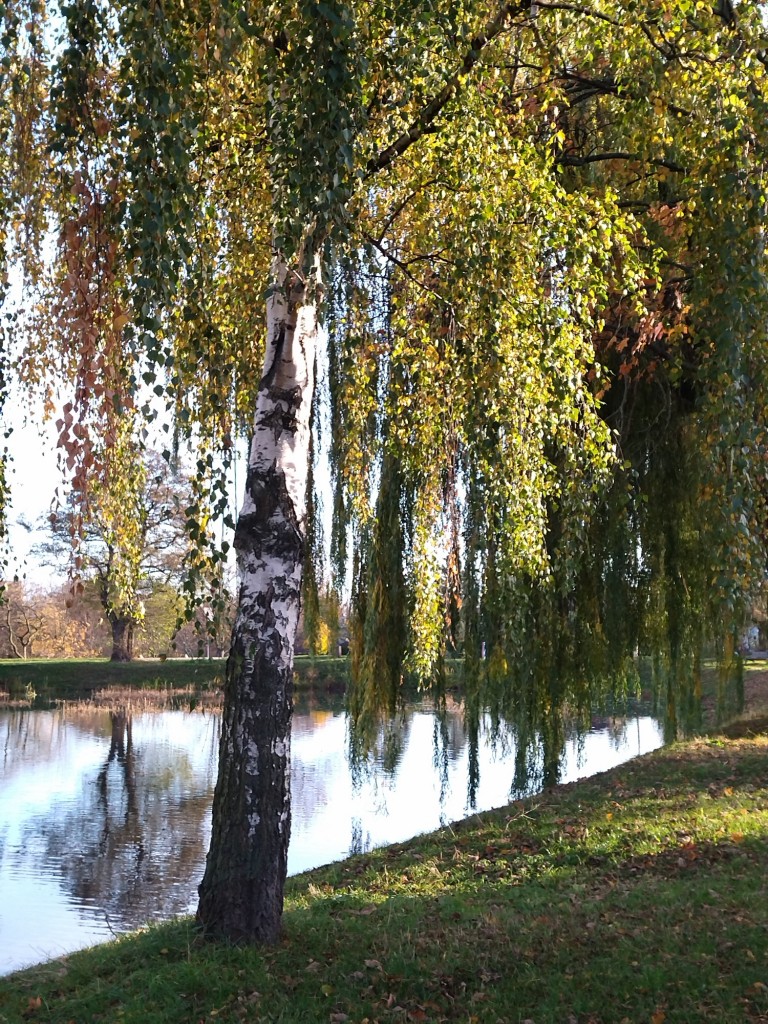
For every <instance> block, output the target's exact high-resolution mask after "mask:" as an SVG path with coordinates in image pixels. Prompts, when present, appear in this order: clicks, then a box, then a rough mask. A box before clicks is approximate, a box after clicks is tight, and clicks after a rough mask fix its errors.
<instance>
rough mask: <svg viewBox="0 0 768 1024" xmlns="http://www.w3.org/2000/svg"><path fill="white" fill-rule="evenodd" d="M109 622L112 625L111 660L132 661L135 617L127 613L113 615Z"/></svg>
mask: <svg viewBox="0 0 768 1024" xmlns="http://www.w3.org/2000/svg"><path fill="white" fill-rule="evenodd" d="M109 623H110V625H111V627H112V655H111V657H110V659H109V660H110V661H132V660H133V629H134V621H133V619H132V618H130V617H129V616H125V615H112V616H111V617H110V620H109Z"/></svg>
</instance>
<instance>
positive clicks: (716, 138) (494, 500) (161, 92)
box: [0, 0, 768, 760]
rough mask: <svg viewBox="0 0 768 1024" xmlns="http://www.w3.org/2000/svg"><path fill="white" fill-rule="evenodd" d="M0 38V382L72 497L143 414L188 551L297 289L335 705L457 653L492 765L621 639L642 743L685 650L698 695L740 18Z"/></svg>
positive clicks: (734, 443) (637, 7)
mask: <svg viewBox="0 0 768 1024" xmlns="http://www.w3.org/2000/svg"><path fill="white" fill-rule="evenodd" d="M2 17H3V26H4V27H3V33H4V34H3V36H2V39H1V40H0V42H1V44H2V49H3V56H2V58H1V59H0V69H1V73H2V78H1V79H0V81H1V87H2V90H3V104H2V110H3V114H2V122H1V123H0V132H2V142H3V145H2V147H0V152H2V154H3V155H2V156H0V179H1V180H2V190H1V192H2V197H3V199H2V202H3V204H4V205H3V211H2V216H3V224H4V228H3V230H4V231H5V233H6V236H7V241H6V247H5V249H6V259H7V263H8V268H9V269H10V268H11V267H13V266H16V267H18V268H20V272H23V274H24V280H25V285H26V287H27V289H28V294H29V295H34V296H36V305H35V312H34V313H28V314H27V315H26V317H20V316H19V314H18V309H14V308H13V307H10V308H11V312H10V314H9V317H8V318H7V320H6V323H5V325H4V327H5V332H6V337H8V333H9V331H10V332H18V334H19V337H23V338H24V339H25V340H24V341H23V343H22V342H21V341H19V342H18V344H17V347H16V348H15V349H14V350H13V353H12V354H13V359H14V363H13V365H14V367H15V369H16V371H17V372H18V373H19V374H21V375H22V377H23V378H24V379H25V380H27V381H28V382H29V383H30V385H37V384H43V385H46V384H48V383H50V382H51V381H52V380H54V379H58V380H60V381H64V382H66V387H68V388H69V389H70V397H69V400H68V401H67V402H66V403H65V404H64V406H63V412H62V414H61V417H60V421H59V422H60V426H59V430H60V444H61V446H62V449H63V451H64V452H65V457H66V460H67V463H68V464H69V466H70V469H71V471H72V474H73V486H74V488H75V492H76V493H79V494H85V493H86V492H87V490H88V488H89V487H90V486H91V483H90V481H91V480H95V479H99V478H102V477H103V476H104V475H105V474H106V473H107V472H108V465H109V452H110V451H111V450H112V446H113V445H114V444H116V443H117V439H118V436H119V434H120V431H121V430H124V429H125V426H124V425H125V423H126V422H129V423H130V424H131V430H132V431H133V433H134V435H135V436H136V437H139V438H140V437H141V430H142V420H143V419H145V418H146V417H147V416H152V415H157V412H156V411H157V409H158V408H160V409H165V410H166V411H165V412H163V413H161V417H163V418H165V417H167V420H166V422H164V429H167V432H168V435H169V448H170V447H171V446H172V442H173V437H174V434H175V433H178V432H180V433H187V434H189V435H193V436H194V437H195V439H196V443H197V445H198V450H199V452H200V458H199V461H198V463H197V471H198V472H197V498H196V501H195V502H193V504H192V506H190V511H189V517H188V518H189V528H190V531H191V533H192V535H193V538H195V539H197V540H200V542H201V544H202V541H203V539H204V537H205V536H206V531H205V522H206V517H209V516H210V515H211V514H215V511H216V509H217V508H218V509H222V508H223V507H224V506H223V504H222V501H223V498H224V489H225V484H224V477H223V475H222V472H223V471H222V465H223V466H224V467H225V466H226V461H227V458H228V453H231V452H232V445H233V438H234V437H235V436H236V435H237V433H238V432H239V431H243V430H246V429H247V426H246V424H247V422H248V417H249V416H250V414H251V411H252V409H253V407H254V404H255V403H256V401H257V398H256V393H257V391H258V390H259V388H261V389H262V391H263V390H264V389H265V388H266V389H267V390H269V389H270V388H271V389H272V398H274V399H275V401H276V402H277V403H278V407H279V408H278V413H275V414H274V415H273V413H269V412H268V411H264V410H262V411H263V417H262V420H261V421H259V415H260V414H258V413H257V421H258V422H261V423H262V427H263V429H264V430H265V431H267V427H266V426H264V425H265V424H267V422H269V423H271V424H272V425H273V426H274V436H275V441H276V443H277V442H278V440H279V438H280V437H281V436H283V435H282V433H281V432H284V431H285V430H286V429H288V427H287V426H286V424H288V425H290V424H293V423H294V420H293V419H291V417H292V416H293V415H294V412H293V409H294V406H293V405H292V402H293V398H291V397H290V396H291V395H293V394H294V392H295V393H296V394H297V395H299V397H300V392H301V388H302V387H303V385H301V384H299V383H297V380H298V378H295V377H292V378H291V384H290V387H288V389H287V390H285V389H284V390H283V391H282V392H281V393H280V394H279V395H277V397H275V396H276V392H275V390H274V387H273V379H272V377H270V373H271V372H272V370H273V369H274V367H275V366H276V365H277V361H278V357H280V358H282V357H281V351H282V350H281V348H280V346H281V345H282V344H283V341H282V339H283V337H284V335H283V334H280V335H279V337H278V335H275V337H274V339H273V340H272V341H269V342H268V344H267V350H266V351H267V360H266V362H265V364H264V366H265V369H264V373H263V374H262V375H261V376H259V373H258V372H255V369H254V368H255V367H260V366H261V365H262V359H263V354H264V351H265V348H264V339H265V337H267V335H268V328H267V320H266V319H265V318H268V316H269V315H270V314H269V309H270V308H276V307H275V306H274V303H278V305H279V304H280V303H283V306H284V307H285V308H286V309H287V308H289V307H291V305H292V304H293V303H295V304H296V305H297V306H298V307H300V308H302V309H308V308H309V307H310V306H311V307H313V308H314V307H315V306H316V307H317V308H318V309H319V312H320V315H321V317H322V319H323V321H324V324H325V327H326V331H327V367H326V369H325V370H323V366H322V362H321V365H320V371H321V372H320V379H319V384H318V386H317V387H315V388H312V386H311V378H312V372H311V367H310V369H309V371H308V373H307V375H306V376H307V380H308V381H309V383H308V384H307V387H308V389H309V391H310V392H311V401H312V406H313V412H312V424H313V426H312V431H313V437H314V439H315V440H314V451H315V452H316V451H317V450H318V445H319V444H327V445H328V447H329V450H330V460H331V469H332V476H333V487H334V498H333V508H332V510H331V513H332V515H331V518H332V523H333V525H332V538H331V550H332V558H333V565H334V572H335V578H336V582H337V584H339V585H341V582H342V581H343V580H344V578H345V574H346V573H347V572H348V567H349V566H352V574H353V586H352V590H353V605H354V608H353V622H354V628H353V630H352V633H353V636H352V640H353V663H354V667H355V680H356V681H355V685H354V687H353V692H352V694H351V697H350V701H351V707H352V709H353V711H354V712H355V714H356V715H357V716H358V718H359V719H360V720H361V721H363V722H365V721H369V722H375V719H376V714H377V712H378V711H379V710H380V709H381V708H384V707H389V706H392V704H393V703H394V702H395V701H396V699H397V694H398V692H399V687H400V682H401V679H402V677H403V675H404V674H407V673H412V674H413V675H415V676H416V677H417V678H419V679H420V680H421V681H422V682H423V683H424V684H425V685H428V684H434V685H435V686H436V687H437V691H438V692H439V688H440V684H441V679H442V677H443V665H444V657H445V653H446V651H447V650H448V651H452V652H459V653H461V654H462V655H463V657H464V659H465V663H466V666H467V672H466V681H467V685H468V686H469V687H470V689H471V690H472V689H473V688H474V689H476V691H477V700H478V701H479V700H480V699H482V700H483V701H488V700H491V701H492V702H493V704H494V707H495V710H496V712H497V713H498V714H499V715H500V716H501V715H504V714H510V713H512V712H514V713H515V715H516V720H517V721H522V722H525V723H527V724H526V725H525V727H524V728H523V727H521V729H520V735H519V737H518V738H519V740H520V750H521V752H522V753H521V757H522V758H523V760H525V757H526V753H525V751H526V750H527V749H528V744H529V743H535V742H537V740H536V737H544V738H545V739H546V741H547V743H548V749H550V750H552V751H554V752H555V753H554V755H553V756H554V757H555V759H556V756H557V750H558V739H557V736H558V728H559V726H558V724H557V711H558V709H559V708H560V707H561V706H562V705H563V703H564V702H565V701H568V702H570V703H572V704H575V705H576V706H581V707H586V706H587V705H588V703H589V702H590V701H591V700H592V699H593V698H594V697H595V696H596V695H597V694H599V693H601V692H605V691H606V689H607V688H611V689H615V688H616V686H617V685H620V683H621V680H624V679H627V678H628V677H629V676H630V675H631V673H632V671H633V668H632V665H633V658H634V656H635V655H636V653H637V652H638V651H642V652H647V653H649V654H652V655H653V659H654V663H655V667H656V671H657V675H658V679H659V680H660V682H662V683H663V684H664V687H665V688H666V689H665V694H666V703H667V712H668V718H669V721H670V723H671V725H672V727H673V728H675V727H676V726H677V723H678V721H679V719H680V716H681V715H683V714H684V713H686V714H687V713H688V712H690V711H692V710H694V709H695V703H696V698H697V688H698V686H699V680H700V659H701V652H702V646H703V643H704V641H705V640H709V641H711V642H712V643H714V644H715V645H716V647H717V650H718V652H719V655H720V660H721V664H722V666H723V672H724V677H723V678H724V679H725V678H726V677H727V676H728V675H729V674H733V671H734V670H735V667H736V660H735V659H734V656H733V652H734V637H735V635H736V633H737V630H738V628H739V627H740V625H741V622H742V620H743V615H744V610H745V608H746V607H747V606H748V603H749V601H750V598H751V595H752V594H753V592H754V590H755V588H756V587H757V586H759V584H760V583H761V581H762V579H763V575H764V560H765V556H764V548H765V544H764V538H765V507H764V505H765V503H764V495H765V490H766V488H765V469H764V466H765V419H766V417H765V403H764V395H765V394H766V389H765V384H766V381H765V369H766V355H767V354H768V347H767V345H766V337H765V323H766V287H765V257H764V241H763V231H764V228H763V219H764V214H765V205H766V193H765V186H764V152H765V149H764V147H765V125H766V123H768V122H767V120H766V98H767V96H768V92H767V89H766V31H765V26H764V18H763V5H762V4H759V3H755V2H750V0H742V2H741V3H738V4H733V3H731V2H729V0H718V2H715V3H712V2H707V0H675V2H672V0H632V2H623V3H618V2H615V0H588V2H583V3H570V2H560V0H543V2H536V3H531V2H520V3H515V2H512V3H492V2H488V0H450V2H448V0H439V2H437V3H434V2H430V3H424V2H422V0H402V2H401V0H369V2H367V3H365V4H360V3H357V2H356V0H287V2H274V3H267V2H265V3H263V4H258V5H257V4H250V3H244V2H242V3H241V2H235V0H220V2H209V0H168V2H165V3H162V2H160V0H138V2H131V3H126V4H123V3H120V2H118V0H115V2H111V0H72V2H69V3H62V5H61V8H60V9H58V10H57V13H53V12H52V9H51V7H50V6H48V5H44V4H42V3H41V2H40V0H18V2H8V3H6V4H5V5H4V6H3V8H2ZM275 261H276V262H275ZM275 268H277V269H275ZM280 268H282V269H280ZM265 297H266V299H267V309H266V310H265V309H264V301H263V300H264V298H265ZM270 303H273V306H270ZM283 306H281V307H280V308H281V309H282V308H283ZM278 312H279V310H278ZM279 315H280V316H283V314H282V313H280V314H279ZM284 322H286V321H285V320H284V319H283V320H281V321H280V323H284ZM291 330H293V329H292V328H291ZM270 337H271V335H270ZM297 337H302V338H303V335H301V332H300V331H299V334H298V335H297ZM273 343H274V346H275V347H274V350H272V349H270V348H269V345H270V344H273ZM300 344H303V341H300ZM270 352H273V354H274V360H272V356H271V355H270ZM153 392H154V395H153ZM281 403H282V404H281ZM299 404H300V403H299V399H297V404H296V408H298V405H299ZM264 409H266V407H264ZM297 415H298V413H297ZM270 416H272V419H269V417H270ZM275 416H277V418H275ZM264 417H266V419H265V418H264ZM296 422H298V421H296ZM269 429H271V427H270V428H269ZM290 431H291V432H293V431H294V427H293V426H290ZM267 432H268V431H267ZM257 435H258V430H257ZM265 436H266V435H265ZM96 438H98V439H103V440H104V442H105V444H104V445H101V443H99V444H97V443H96V442H95V439H96ZM265 443H266V442H265ZM253 451H254V449H252V452H253ZM313 458H314V455H312V454H311V453H310V466H309V476H310V480H309V484H310V487H309V497H308V499H307V513H306V517H305V513H304V510H303V509H301V510H300V511H299V512H297V514H296V517H295V519H296V522H297V523H298V525H299V527H300V532H301V535H302V538H304V539H302V542H301V557H302V558H303V561H304V572H303V580H304V587H305V602H304V603H305V608H308V609H311V608H312V606H313V602H312V599H311V592H312V589H313V587H314V586H316V585H317V583H318V581H322V578H323V570H322V568H321V567H320V566H319V564H318V560H319V559H320V558H321V554H322V547H323V545H322V530H321V529H320V528H319V527H320V526H321V525H322V522H323V519H322V513H321V510H320V508H319V505H318V500H317V497H316V495H313V490H312V479H311V477H312V461H313ZM221 459H223V462H222V461H220V460H221ZM254 467H255V468H254ZM252 469H253V473H255V474H256V476H258V474H259V473H262V470H261V469H259V468H258V466H256V463H254V462H253V456H252ZM254 479H255V477H254V476H253V474H252V477H251V479H250V482H249V484H248V487H249V488H250V489H249V494H250V498H249V499H248V500H247V505H246V507H245V512H244V514H245V513H247V516H251V517H252V516H253V515H255V514H256V512H257V511H259V510H260V509H261V505H260V504H259V499H258V496H257V495H256V492H255V491H253V487H252V484H253V480H254ZM259 479H261V478H259ZM259 487H260V488H261V487H262V485H261V484H259ZM262 490H263V488H262ZM289 491H290V487H289ZM258 493H259V494H261V493H262V491H261V490H260V491H259V492H258ZM290 493H291V494H293V492H292V491H290ZM302 493H303V492H302ZM292 500H294V499H293V498H292ZM301 500H302V501H303V499H301ZM300 503H301V502H300ZM295 504H296V503H295V501H294V505H295ZM265 507H266V506H265ZM296 507H298V506H296ZM270 508H272V506H270ZM254 510H255V511H254ZM259 514H261V513H259ZM264 514H265V515H267V513H266V512H265V513H264ZM271 515H272V513H271V512H270V513H269V514H268V515H267V519H269V516H271ZM270 521H272V522H276V520H274V517H273V519H272V520H270ZM249 522H250V519H249ZM286 522H287V523H289V526H286V527H285V529H286V530H288V532H290V528H291V527H290V522H291V520H290V515H289V516H288V519H287V520H286ZM262 529H263V526H260V527H259V530H262ZM258 536H259V537H261V536H262V533H259V535H258ZM285 536H287V534H285ZM242 537H244V534H241V541H240V543H239V545H238V546H239V549H240V551H241V553H242V552H244V551H245V550H246V548H248V552H250V554H248V555H247V558H250V559H251V563H248V564H252V563H253V558H255V557H256V556H255V555H254V551H255V550H256V548H254V546H253V543H252V542H251V541H249V542H248V544H247V545H246V544H245V542H244V541H243V540H242ZM236 543H237V541H236ZM259 543H260V541H259ZM257 547H258V545H257ZM259 550H260V549H259ZM213 557H216V555H215V554H214V556H213ZM243 557H244V558H245V557H246V556H245V555H243ZM246 560H247V559H246ZM242 564H245V562H244V563H242ZM253 564H255V563H253ZM246 570H247V566H246ZM247 571H250V570H247ZM247 571H246V575H247ZM281 578H282V577H281ZM285 578H286V579H287V578H288V576H285ZM267 589H268V588H267ZM243 593H244V592H243V591H241V608H242V607H245V606H244V605H243V603H242V594H243ZM270 600H271V598H270ZM249 607H250V606H249ZM249 614H250V613H249ZM246 617H247V616H246ZM278 618H279V616H278ZM289 618H290V617H289ZM244 621H245V620H244V618H243V616H242V615H241V625H242V623H243V622H244ZM270 621H272V620H270ZM286 622H288V619H286ZM237 628H238V627H236V629H237ZM246 647H247V645H246ZM248 649H250V648H248ZM243 651H244V653H243V658H244V659H245V662H248V651H247V650H246V648H243ZM233 671H234V670H233ZM233 679H234V677H233ZM232 685H233V692H234V682H233V684H232ZM481 694H482V697H481ZM236 717H237V716H236ZM233 721H234V719H233ZM274 743H277V740H274V741H273V745H274ZM278 745H279V743H278Z"/></svg>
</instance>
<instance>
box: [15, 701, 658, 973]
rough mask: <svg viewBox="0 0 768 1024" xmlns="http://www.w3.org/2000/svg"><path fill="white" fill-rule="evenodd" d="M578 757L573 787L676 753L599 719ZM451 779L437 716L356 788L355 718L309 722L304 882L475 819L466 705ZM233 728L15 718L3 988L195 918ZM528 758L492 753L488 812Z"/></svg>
mask: <svg viewBox="0 0 768 1024" xmlns="http://www.w3.org/2000/svg"><path fill="white" fill-rule="evenodd" d="M594 725H595V728H593V730H592V731H591V732H590V733H589V734H588V735H587V736H586V737H585V738H584V739H583V740H582V741H581V743H579V741H578V740H576V739H575V738H574V739H573V741H571V742H569V743H568V746H567V750H566V756H565V760H564V764H563V771H562V776H561V778H562V781H571V780H573V779H576V778H579V777H581V776H583V775H589V774H593V773H594V772H598V771H603V770H605V769H606V768H609V767H611V766H612V765H615V764H618V763H620V762H622V761H624V760H627V759H628V758H630V757H633V756H635V755H636V754H640V753H645V752H646V751H648V750H652V749H654V748H655V747H658V746H660V745H661V743H662V734H661V730H660V727H659V726H657V724H656V722H655V721H654V720H653V719H652V718H650V717H648V716H638V717H635V718H629V719H623V720H615V719H614V720H608V719H600V720H596V721H595V723H594ZM447 727H448V748H447V758H446V759H445V760H444V763H443V770H442V773H441V771H439V770H438V769H437V768H436V767H435V746H434V733H435V718H434V714H433V713H432V712H431V711H430V710H429V709H428V708H426V707H421V706H414V707H411V708H409V709H407V711H406V713H405V715H404V717H403V719H402V721H401V722H400V723H399V724H398V727H397V729H396V733H397V738H398V741H399V743H398V749H399V756H398V757H397V758H396V763H395V764H394V767H392V765H391V764H389V762H388V763H387V765H386V767H385V765H384V763H383V761H382V760H381V759H373V764H372V769H371V771H370V772H369V773H367V776H366V777H365V778H363V779H362V780H361V779H356V780H354V781H353V778H352V773H351V772H350V768H349V763H348V759H347V721H346V716H345V715H344V713H343V710H342V709H341V707H339V708H336V709H333V710H302V709H301V708H299V709H297V713H296V714H295V716H294V725H293V767H292V772H293V783H292V784H293V830H292V836H291V848H290V855H289V861H288V868H289V871H290V873H292V874H295V873H297V872H299V871H303V870H305V869H307V868H310V867H316V866H317V865H320V864H325V863H328V862H329V861H332V860H338V859H339V858H341V857H344V856H346V855H347V854H349V853H350V852H360V851H364V850H367V849H369V848H371V847H373V846H381V845H384V844H386V843H391V842H396V841H398V840H402V839H407V838H409V837H411V836H413V835H415V834H417V833H419V832H426V831H429V830H431V829H433V828H437V827H438V826H440V825H442V824H446V823H448V822H450V821H454V820H456V819H458V818H461V817H463V816H465V815H466V814H467V813H468V812H469V810H470V808H469V807H468V805H467V779H468V748H467V737H466V733H465V731H464V728H463V722H462V717H461V713H460V709H459V708H458V707H452V708H449V711H448V722H447ZM218 732H219V717H218V714H217V713H215V712H211V711H205V712H200V711H197V712H183V711H163V712H149V713H142V714H134V715H133V717H132V718H131V719H126V718H124V717H120V716H114V715H113V716H110V714H109V713H108V712H104V711H100V710H93V711H88V712H82V711H79V712H77V713H67V712H66V711H65V710H59V711H29V710H6V711H1V712H0V974H3V973H8V972H9V971H12V970H14V969H16V968H18V967H23V966H26V965H29V964H32V963H36V962H38V961H40V960H44V959H48V958H50V957H54V956H59V955H61V954H63V953H66V952H69V951H71V950H73V949H78V948H81V947H83V946H87V945H92V944H93V943H96V942H103V941H105V940H108V939H110V938H112V937H113V935H114V934H117V933H120V932H123V931H128V930H131V929H135V928H138V927H140V926H141V925H143V924H145V923H146V922H147V921H150V920H161V919H165V918H169V917H172V916H174V915H177V914H185V913H189V912H191V911H193V910H194V907H195V903H196V889H197V885H198V883H199V880H200V878H201V876H202V872H203V866H204V862H205V854H206V851H207V846H208V839H209V834H210V807H211V800H212V796H213V787H214V783H215V779H216V759H217V750H218ZM513 761H514V750H513V749H508V750H506V751H504V750H501V749H500V748H499V747H497V748H496V749H494V748H493V745H492V744H491V743H490V741H488V742H486V743H485V744H484V746H483V747H482V749H481V751H480V785H479V788H478V791H477V808H478V809H486V808H490V807H496V806H499V805H501V804H504V803H506V802H507V800H508V799H509V795H510V787H511V784H512V777H513V771H514V763H513Z"/></svg>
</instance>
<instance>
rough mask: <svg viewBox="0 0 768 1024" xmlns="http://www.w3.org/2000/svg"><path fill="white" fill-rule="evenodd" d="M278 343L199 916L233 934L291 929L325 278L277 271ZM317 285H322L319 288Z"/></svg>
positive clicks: (255, 454) (246, 508) (255, 466)
mask: <svg viewBox="0 0 768 1024" xmlns="http://www.w3.org/2000/svg"><path fill="white" fill-rule="evenodd" d="M273 281H274V285H273V287H274V288H275V290H274V291H273V293H272V295H271V297H270V298H269V300H268V303H267V346H266V353H265V359H264V372H263V376H262V379H261V384H260V388H259V395H258V399H257V404H256V415H255V420H254V434H253V440H252V443H251V451H250V458H249V465H248V475H247V480H246V487H245V500H244V502H243V506H242V510H241V512H240V518H239V520H238V524H237V529H236V531H235V547H236V549H237V557H238V570H239V574H240V593H239V605H238V611H237V616H236V620H235V625H234V630H233V635H232V647H231V651H230V655H229V659H228V661H227V669H226V681H225V690H224V710H223V720H222V735H221V748H220V753H219V775H218V780H217V783H216V790H215V793H214V799H213V827H212V834H211V846H210V850H209V853H208V859H207V863H206V869H205V875H204V877H203V881H202V883H201V885H200V889H199V893H200V902H199V905H198V910H197V921H198V924H200V925H201V926H202V928H203V930H204V931H205V933H206V934H208V935H210V936H212V937H222V938H226V939H229V940H230V941H233V942H260V943H272V942H275V941H277V939H278V937H279V934H280V922H281V917H282V911H283V886H284V883H285V876H286V869H287V855H288V840H289V836H290V822H291V817H290V741H291V713H292V710H293V701H292V689H293V645H294V639H295V634H296V626H297V624H298V620H299V610H300V598H301V575H302V564H303V556H304V542H305V518H306V488H307V475H308V456H309V439H310V409H311V405H312V390H313V387H314V362H315V350H316V344H317V311H316V298H315V285H316V282H312V283H311V284H310V285H305V284H304V283H303V282H302V281H301V280H300V279H299V277H298V276H297V275H295V274H293V273H292V272H289V271H288V270H287V268H286V266H285V264H284V263H283V262H278V261H276V263H275V265H274V267H273ZM310 289H311V291H310Z"/></svg>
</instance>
